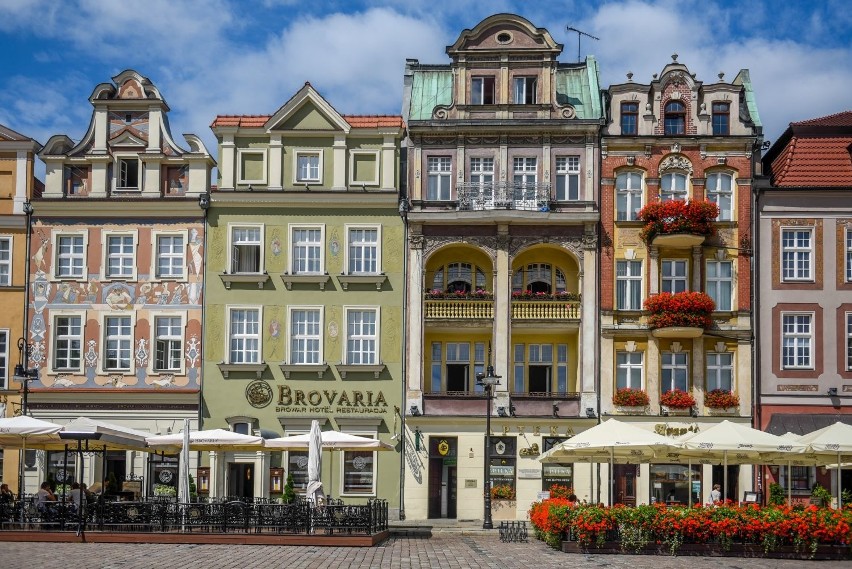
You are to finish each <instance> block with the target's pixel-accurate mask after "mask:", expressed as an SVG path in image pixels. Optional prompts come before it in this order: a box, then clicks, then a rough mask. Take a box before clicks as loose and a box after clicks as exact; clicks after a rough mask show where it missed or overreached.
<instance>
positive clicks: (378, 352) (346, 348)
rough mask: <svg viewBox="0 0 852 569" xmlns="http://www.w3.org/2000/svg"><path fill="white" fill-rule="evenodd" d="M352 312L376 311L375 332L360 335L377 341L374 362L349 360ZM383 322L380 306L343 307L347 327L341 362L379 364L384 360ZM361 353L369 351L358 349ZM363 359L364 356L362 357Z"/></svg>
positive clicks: (362, 337)
mask: <svg viewBox="0 0 852 569" xmlns="http://www.w3.org/2000/svg"><path fill="white" fill-rule="evenodd" d="M352 312H374V313H375V315H376V318H375V333H374V334H372V335H366V334H363V335H358V337H359V338H361V339H363V340H369V339H370V338H372V340H373V342H375V350H374V353H373V361H372V362H364V361H360V362H358V363H353V362H351V361H350V360H349V338H350V335H349V314H350V313H352ZM381 322H382V313H381V308H380V307H378V306H344V307H343V325H344V326H345V327H346V328H345V332H344V338H343V353H342V354H341V355H342V358H341V360H340V361H341V362H343V364H344V365H379V364H380V363H381V361H382V354H381V340H382V335H381ZM358 353H359V354H365V353H369V352H365V351H363V350H359V351H358ZM362 359H363V358H362Z"/></svg>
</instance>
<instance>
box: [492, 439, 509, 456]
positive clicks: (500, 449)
mask: <svg viewBox="0 0 852 569" xmlns="http://www.w3.org/2000/svg"><path fill="white" fill-rule="evenodd" d="M494 450H495V451H497V454H503V453H504V452H506V443H504V442H503V441H498V442H497V444H496V445H494Z"/></svg>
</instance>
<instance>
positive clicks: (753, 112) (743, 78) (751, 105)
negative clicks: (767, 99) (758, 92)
mask: <svg viewBox="0 0 852 569" xmlns="http://www.w3.org/2000/svg"><path fill="white" fill-rule="evenodd" d="M737 82H740V83H742V86H743V90H745V100H746V107H748V114H749V116H750V117H751V122H753V123H754V126H763V124H761V122H760V115H759V114H757V99H756V98H755V96H754V88H753V87H752V85H751V74H750V73H749V71H748V69H741V70H740V72H739V73H738V74H737V77H736V79H734V84H735V85H736V84H737Z"/></svg>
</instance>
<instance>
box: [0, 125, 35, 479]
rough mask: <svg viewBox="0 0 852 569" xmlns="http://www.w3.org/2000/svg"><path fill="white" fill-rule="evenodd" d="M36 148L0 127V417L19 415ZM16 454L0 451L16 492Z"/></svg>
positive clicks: (2, 474)
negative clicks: (19, 371)
mask: <svg viewBox="0 0 852 569" xmlns="http://www.w3.org/2000/svg"><path fill="white" fill-rule="evenodd" d="M40 149H41V144H39V143H38V142H36V141H35V140H33V139H31V138H29V137H27V136H24V135H23V134H20V133H17V132H15V131H14V130H12V129H10V128H7V127H5V126H3V125H0V417H13V416H15V415H19V414H21V412H22V398H21V396H22V389H23V383H22V382H21V381H19V380H17V379H15V374H14V369H15V365H16V364H19V363H20V364H23V363H24V362H23V361H20V360H21V355H22V354H20V353H19V350H18V347H17V346H18V343H17V342H18V339H19V338H21V337H22V335H23V334H24V331H25V327H24V305H25V295H26V288H27V267H28V262H27V261H28V259H29V254H28V252H27V233H28V228H29V222H30V214H31V213H32V209H31V203H30V200H31V199H32V197H33V196H35V195H38V194H40V193H41V191H42V189H43V185H42V184H41V182H40V181H38V180H37V179H36V178H35V175H34V171H33V170H34V164H35V156H36V153H37V152H38V151H39V150H40ZM19 454H20V453H18V452H14V451H8V452H5V453H4V452H3V451H2V450H0V479H2V480H3V482H4V483H6V484H8V485H9V487H10V488H13V489H14V490H13V491H14V492H16V493H17V488H18V472H19V468H20V465H19V459H20V456H19Z"/></svg>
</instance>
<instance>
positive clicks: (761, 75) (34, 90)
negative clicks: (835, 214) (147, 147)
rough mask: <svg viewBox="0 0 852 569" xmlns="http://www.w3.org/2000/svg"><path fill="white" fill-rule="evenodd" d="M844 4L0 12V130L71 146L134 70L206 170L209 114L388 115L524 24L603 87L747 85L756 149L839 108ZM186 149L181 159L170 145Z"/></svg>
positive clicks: (11, 5) (105, 6) (298, 5)
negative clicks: (473, 44)
mask: <svg viewBox="0 0 852 569" xmlns="http://www.w3.org/2000/svg"><path fill="white" fill-rule="evenodd" d="M847 1H848V0H806V1H800V0H784V1H777V0H746V1H743V0H739V1H736V2H733V1H727V0H717V1H713V0H709V1H708V0H703V1H702V0H676V1H675V0H613V1H607V0H604V1H598V2H584V1H579V0H576V1H572V0H551V1H540V0H526V1H509V0H489V1H466V0H429V1H428V2H421V1H418V0H383V1H380V0H376V1H371V0H352V1H346V0H328V1H323V0H0V54H2V57H0V124H4V125H6V126H8V127H10V128H12V129H14V130H16V131H18V132H20V133H22V134H25V135H27V136H29V137H31V138H34V139H36V140H37V141H39V142H41V143H42V144H44V143H46V142H47V140H48V139H49V138H50V137H51V136H52V135H55V134H65V135H68V136H69V137H70V138H71V139H73V140H75V141H77V140H79V139H80V138H82V137H83V135H84V134H85V132H86V129H87V127H88V124H89V121H90V118H91V113H92V107H91V105H90V104H89V102H88V98H89V96H90V95H91V93H92V91H93V90H94V88H95V86H96V85H98V84H100V83H104V82H110V80H111V78H112V77H113V76H115V75H117V74H118V73H120V72H121V71H123V70H125V69H128V68H131V69H135V70H136V71H138V72H139V73H141V74H142V75H143V76H145V77H147V78H148V79H150V80H151V81H152V82H153V83H154V84H155V85H156V86H157V87H158V88H159V90H160V93H161V94H162V95H163V96H164V97H165V99H166V101H167V103H168V104H169V107H170V108H171V112H170V113H169V122H170V125H171V129H172V133H173V134H174V135H175V137H176V138H177V140H178V141H180V142H181V143H183V139H182V136H181V135H182V134H183V133H193V134H197V135H199V136H200V137H202V139H203V140H204V141H205V143H206V144H207V146H208V149H209V150H210V152H211V153H213V154H214V155H215V152H216V148H215V139H214V137H213V135H212V132H211V131H210V128H209V126H210V123H211V122H212V121H213V119H214V118H215V117H216V115H218V114H272V113H274V112H275V110H277V109H278V108H279V107H280V106H281V105H282V104H283V103H284V102H286V101H287V100H288V99H289V98H290V96H291V95H293V93H295V92H296V91H297V90H298V89H299V88H300V87H301V86H302V85H303V84H304V83H305V81H310V83H311V84H312V85H313V86H314V87H315V88H316V89H317V90H318V91H319V92H320V93H321V94H322V95H323V96H324V97H325V98H326V99H327V100H328V101H329V102H330V103H331V104H332V105H333V106H334V107H335V108H336V109H337V110H338V111H339V112H340V113H342V114H399V113H400V112H401V105H402V81H403V71H404V67H405V60H406V59H407V58H414V59H419V60H420V62H421V63H439V64H445V63H449V59H448V57H447V55H446V53H445V48H446V46H447V45H450V44H452V43H453V42H454V41H455V40H456V39H457V38H458V36H459V34H460V32H461V31H462V30H463V29H465V28H472V27H474V26H475V25H476V24H477V23H479V22H480V21H481V20H482V19H484V18H486V17H487V16H489V15H491V14H494V13H498V12H512V13H516V14H520V15H521V16H524V17H525V18H527V19H528V20H530V21H531V22H532V23H533V24H534V25H536V26H538V27H543V28H547V29H548V30H549V31H550V33H551V34H552V36H553V37H554V39H555V40H556V41H557V42H560V43H562V44H564V46H565V47H564V51H563V53H562V56H561V57H560V61H563V62H573V61H576V60H577V34H575V33H573V32H569V31H568V30H567V29H566V28H567V27H569V26H570V27H573V28H576V29H579V30H582V31H584V32H586V33H588V34H591V35H593V36H596V37H597V38H599V39H598V40H592V39H589V38H585V37H584V38H583V40H582V43H581V53H582V55H583V56H584V57H585V56H586V55H594V56H595V57H596V58H597V60H598V62H599V67H600V73H601V86H602V87H606V86H609V85H610V84H613V83H622V82H624V81H625V77H626V74H627V73H628V72H633V74H634V77H633V80H634V81H636V82H640V83H646V84H647V83H649V82H650V81H651V80H652V75H653V74H654V73H659V72H660V71H661V70H662V68H663V67H664V66H665V65H666V63H668V62H669V61H671V54H672V53H677V54H678V61H679V62H680V63H684V64H686V65H687V66H688V67H689V69H690V71H691V72H694V73H697V79H698V80H699V81H704V82H705V83H710V82H714V81H716V80H717V74H718V73H719V72H720V71H722V72H724V73H725V78H726V79H727V80H729V81H730V80H733V78H734V77H735V76H736V74H737V73H738V72H739V70H740V69H743V68H747V69H749V70H750V72H751V78H752V83H753V84H754V89H755V93H756V97H757V104H758V109H759V113H760V116H761V119H762V121H763V124H764V136H765V138H766V139H767V140H770V141H774V140H775V139H777V138H778V137H779V136H780V135H781V133H782V132H783V131H784V129H785V128H786V127H787V125H788V124H789V123H790V122H792V121H799V120H805V119H809V118H815V117H820V116H825V115H829V114H834V113H837V112H841V111H844V110H849V109H850V108H852V95H850V93H852V10H848V9H847ZM183 145H184V147H186V144H183Z"/></svg>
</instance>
